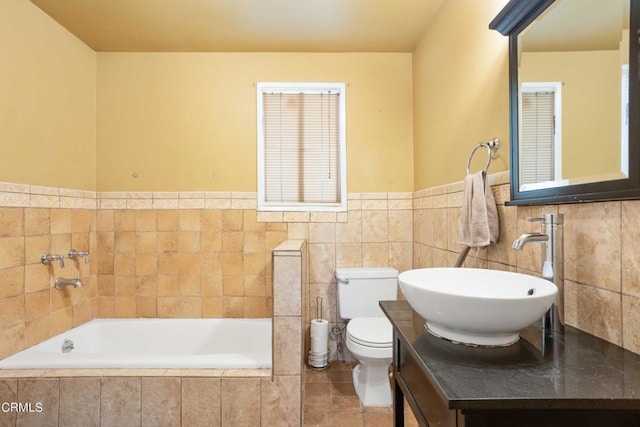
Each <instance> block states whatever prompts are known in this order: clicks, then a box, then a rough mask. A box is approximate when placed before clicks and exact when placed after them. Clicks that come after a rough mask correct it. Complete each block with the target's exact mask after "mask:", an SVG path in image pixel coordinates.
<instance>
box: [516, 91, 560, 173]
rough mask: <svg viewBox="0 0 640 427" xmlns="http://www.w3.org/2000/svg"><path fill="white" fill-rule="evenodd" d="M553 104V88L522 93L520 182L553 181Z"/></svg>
mask: <svg viewBox="0 0 640 427" xmlns="http://www.w3.org/2000/svg"><path fill="white" fill-rule="evenodd" d="M554 104H555V95H554V92H552V91H541V92H523V93H522V118H521V123H520V141H518V143H519V146H520V184H521V185H524V184H535V183H538V182H544V181H553V179H554V174H553V164H554V157H553V152H554V146H553V145H554V137H555V134H554V132H555V126H554Z"/></svg>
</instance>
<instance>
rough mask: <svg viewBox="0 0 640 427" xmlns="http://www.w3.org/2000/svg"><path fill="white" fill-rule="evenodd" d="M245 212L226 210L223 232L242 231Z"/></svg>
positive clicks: (223, 218) (223, 217) (223, 215)
mask: <svg viewBox="0 0 640 427" xmlns="http://www.w3.org/2000/svg"><path fill="white" fill-rule="evenodd" d="M243 215H244V213H243V211H242V210H239V209H225V210H223V211H222V231H241V230H242V228H243Z"/></svg>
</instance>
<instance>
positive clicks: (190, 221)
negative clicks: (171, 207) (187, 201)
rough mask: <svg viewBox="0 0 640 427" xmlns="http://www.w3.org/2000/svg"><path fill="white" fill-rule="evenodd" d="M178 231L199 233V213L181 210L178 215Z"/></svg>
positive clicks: (197, 211)
mask: <svg viewBox="0 0 640 427" xmlns="http://www.w3.org/2000/svg"><path fill="white" fill-rule="evenodd" d="M178 229H179V230H180V231H200V211H199V210H195V209H193V210H188V209H181V210H180V211H179V214H178Z"/></svg>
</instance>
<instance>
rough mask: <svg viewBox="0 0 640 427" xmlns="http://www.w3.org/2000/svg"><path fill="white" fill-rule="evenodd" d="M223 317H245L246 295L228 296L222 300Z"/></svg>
mask: <svg viewBox="0 0 640 427" xmlns="http://www.w3.org/2000/svg"><path fill="white" fill-rule="evenodd" d="M222 317H244V297H233V296H231V297H227V296H225V297H224V298H223V300H222Z"/></svg>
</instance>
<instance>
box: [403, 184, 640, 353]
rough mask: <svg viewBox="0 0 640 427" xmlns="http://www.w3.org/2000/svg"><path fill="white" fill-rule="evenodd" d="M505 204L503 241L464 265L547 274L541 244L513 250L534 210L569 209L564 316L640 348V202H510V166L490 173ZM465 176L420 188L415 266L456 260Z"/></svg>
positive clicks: (416, 196)
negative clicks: (542, 204) (512, 204)
mask: <svg viewBox="0 0 640 427" xmlns="http://www.w3.org/2000/svg"><path fill="white" fill-rule="evenodd" d="M489 179H490V184H491V185H492V190H493V192H494V196H495V199H496V203H497V204H498V215H499V217H500V233H501V235H500V240H499V242H498V243H497V245H495V246H490V247H489V248H488V249H482V250H479V251H473V250H472V251H471V252H470V254H469V257H468V258H467V261H466V262H465V267H478V268H494V269H499V270H509V271H518V272H521V273H527V274H532V275H537V276H539V275H540V250H541V245H528V246H527V247H525V249H524V251H522V252H517V251H515V250H513V249H511V244H512V243H513V241H514V240H515V239H516V238H517V237H518V236H519V235H520V234H522V233H525V232H529V231H538V230H539V224H536V223H529V222H528V221H527V217H535V216H540V215H541V214H543V213H561V214H564V217H565V223H564V251H565V266H564V271H565V315H566V321H567V323H568V324H569V325H572V326H575V327H577V328H578V329H581V330H583V331H585V332H587V333H590V334H592V335H595V336H598V337H600V338H603V339H605V340H607V341H609V342H611V343H613V344H616V345H619V346H621V347H623V348H625V349H627V350H630V351H633V352H635V353H640V327H639V326H640V310H639V308H640V262H639V261H638V256H637V254H638V251H639V250H640V243H639V242H640V231H639V230H640V201H637V200H631V201H612V202H592V203H580V204H565V205H544V206H520V207H518V206H505V201H507V200H509V175H508V172H503V173H499V174H495V175H492V176H490V177H489ZM461 205H462V182H457V183H453V184H451V185H445V186H441V187H435V188H430V189H425V190H420V191H417V192H415V193H414V210H413V218H414V219H413V222H414V224H413V229H414V239H413V241H414V247H413V255H414V258H413V266H414V268H422V267H443V266H451V265H453V264H454V262H455V260H456V259H457V257H458V253H459V251H460V248H461V246H460V245H459V244H458V243H456V236H457V224H458V220H459V210H460V206H461Z"/></svg>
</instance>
